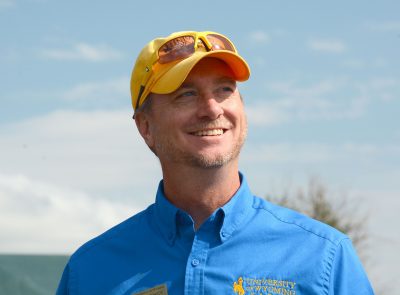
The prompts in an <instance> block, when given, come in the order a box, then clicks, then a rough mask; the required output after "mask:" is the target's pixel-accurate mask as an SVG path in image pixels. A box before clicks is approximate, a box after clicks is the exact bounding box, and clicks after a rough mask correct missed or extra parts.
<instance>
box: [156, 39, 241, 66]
mask: <svg viewBox="0 0 400 295" xmlns="http://www.w3.org/2000/svg"><path fill="white" fill-rule="evenodd" d="M199 47H203V48H205V49H206V50H207V51H215V50H228V51H233V52H236V49H235V47H234V46H233V44H232V43H231V41H229V39H228V38H226V37H225V36H223V35H220V34H215V33H212V34H211V33H210V34H204V35H203V34H202V35H200V34H193V35H184V36H179V37H175V38H173V39H171V40H169V41H168V42H166V43H164V44H163V45H161V47H160V48H159V49H158V62H159V63H160V64H166V63H170V62H173V61H177V60H180V59H185V58H188V57H189V56H191V55H192V54H193V53H194V52H195V51H196V49H197V48H199Z"/></svg>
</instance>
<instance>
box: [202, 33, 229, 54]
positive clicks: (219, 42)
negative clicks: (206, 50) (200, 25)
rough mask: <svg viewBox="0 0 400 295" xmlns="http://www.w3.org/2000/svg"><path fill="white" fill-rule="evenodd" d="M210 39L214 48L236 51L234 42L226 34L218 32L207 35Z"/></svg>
mask: <svg viewBox="0 0 400 295" xmlns="http://www.w3.org/2000/svg"><path fill="white" fill-rule="evenodd" d="M207 39H208V41H210V43H211V44H212V46H213V47H212V50H229V51H233V52H235V47H233V45H232V43H231V42H230V41H229V40H228V39H227V38H225V37H224V36H221V35H217V34H209V35H207Z"/></svg>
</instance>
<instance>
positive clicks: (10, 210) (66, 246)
mask: <svg viewBox="0 0 400 295" xmlns="http://www.w3.org/2000/svg"><path fill="white" fill-rule="evenodd" d="M138 211H139V208H137V207H135V205H134V204H133V202H130V203H126V202H121V201H119V200H106V199H101V198H94V197H91V196H89V195H87V194H85V193H83V192H81V191H75V190H71V189H68V188H63V187H59V186H55V185H53V184H48V183H45V182H40V181H36V180H33V179H31V178H29V177H26V176H24V175H22V174H19V175H4V174H0V216H1V219H0V239H1V241H2V243H1V245H0V252H3V253H4V252H6V253H10V252H12V253H32V252H34V253H46V254H48V253H72V251H73V250H75V249H76V248H77V247H78V246H79V245H80V244H82V243H84V242H85V241H87V240H88V239H90V238H93V237H94V236H96V235H98V234H100V233H101V232H103V231H104V230H106V229H108V228H110V227H111V226H113V225H115V224H117V223H119V222H121V221H123V220H124V219H126V218H128V217H129V216H131V215H133V214H134V213H136V212H138Z"/></svg>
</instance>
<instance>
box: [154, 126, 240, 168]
mask: <svg viewBox="0 0 400 295" xmlns="http://www.w3.org/2000/svg"><path fill="white" fill-rule="evenodd" d="M246 136H247V122H246V121H245V122H244V126H243V130H242V131H241V134H240V136H239V139H238V140H237V141H236V142H235V143H234V144H233V146H232V148H231V149H230V150H229V151H228V152H226V153H218V154H214V155H205V154H201V153H198V154H194V153H189V152H187V151H184V150H182V149H179V147H177V146H176V144H174V143H172V142H171V140H165V141H163V142H158V143H157V144H156V150H157V154H158V155H163V157H164V158H165V159H166V160H168V161H170V162H173V163H178V164H185V165H188V166H191V167H197V168H203V169H212V168H219V167H222V166H224V165H226V164H227V163H229V162H231V161H232V160H235V159H237V158H238V157H239V154H240V151H241V149H242V146H243V144H244V142H245V140H246Z"/></svg>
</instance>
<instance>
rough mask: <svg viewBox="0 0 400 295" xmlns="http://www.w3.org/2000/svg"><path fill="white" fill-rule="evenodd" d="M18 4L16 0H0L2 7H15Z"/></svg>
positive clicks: (0, 7) (0, 6)
mask: <svg viewBox="0 0 400 295" xmlns="http://www.w3.org/2000/svg"><path fill="white" fill-rule="evenodd" d="M15 4H16V1H15V0H0V9H2V8H8V7H13V6H14V5H15Z"/></svg>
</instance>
